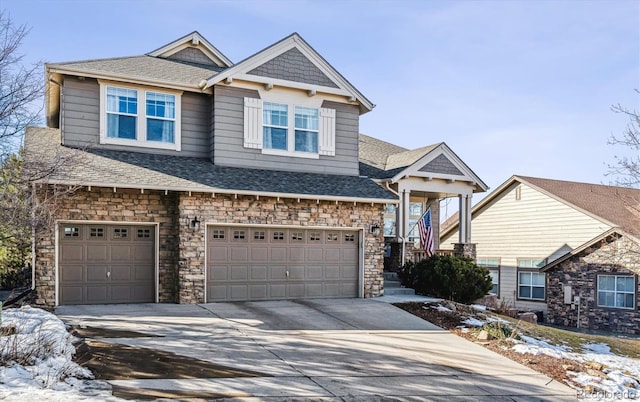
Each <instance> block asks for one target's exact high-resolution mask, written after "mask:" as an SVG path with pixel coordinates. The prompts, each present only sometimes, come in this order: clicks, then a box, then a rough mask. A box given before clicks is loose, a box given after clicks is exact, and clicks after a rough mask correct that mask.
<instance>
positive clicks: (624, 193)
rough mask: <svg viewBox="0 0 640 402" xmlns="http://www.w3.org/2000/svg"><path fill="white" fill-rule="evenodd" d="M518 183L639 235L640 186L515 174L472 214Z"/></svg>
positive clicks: (454, 226)
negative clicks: (610, 184)
mask: <svg viewBox="0 0 640 402" xmlns="http://www.w3.org/2000/svg"><path fill="white" fill-rule="evenodd" d="M518 183H523V184H526V185H528V186H530V187H532V188H534V189H536V190H538V191H540V192H542V193H543V194H546V195H547V196H549V197H551V198H553V199H555V200H558V201H560V202H562V203H564V204H566V205H568V206H570V207H572V208H574V209H576V210H578V211H581V212H583V213H585V214H587V215H589V216H591V217H593V218H594V219H598V220H600V221H601V222H603V223H605V224H607V225H608V226H610V227H618V228H620V229H622V230H623V231H625V232H627V233H629V234H631V235H634V236H640V189H633V188H625V187H615V186H605V185H601V184H590V183H579V182H572V181H564V180H552V179H543V178H537V177H527V176H516V175H514V176H511V178H509V179H508V180H507V181H505V182H504V183H502V184H501V185H500V186H499V187H498V188H497V189H496V190H494V191H493V192H492V193H491V194H489V195H488V196H487V197H485V198H484V199H483V200H482V201H480V202H479V203H478V204H476V205H475V206H474V207H473V210H472V212H471V214H472V216H473V215H475V214H477V213H480V212H481V211H482V210H484V209H485V208H486V207H487V206H488V205H490V204H491V203H492V202H493V201H494V200H496V199H498V198H499V197H501V196H502V195H503V193H504V192H505V191H508V189H509V188H511V187H512V186H513V185H515V184H518ZM447 221H448V220H447ZM453 222H457V220H455V221H453ZM457 227H458V225H457V224H454V225H451V226H448V227H447V229H446V230H444V231H443V232H442V234H441V236H442V237H445V236H447V235H448V234H449V232H451V231H453V230H456V229H457Z"/></svg>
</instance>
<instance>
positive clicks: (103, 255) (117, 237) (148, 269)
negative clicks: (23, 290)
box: [58, 224, 155, 305]
mask: <svg viewBox="0 0 640 402" xmlns="http://www.w3.org/2000/svg"><path fill="white" fill-rule="evenodd" d="M59 239H60V240H59V244H60V252H59V264H58V268H59V269H58V272H59V274H60V275H59V280H60V282H59V291H60V299H59V303H60V304H63V305H64V304H108V303H149V302H150V303H152V302H155V258H154V255H155V252H154V250H155V227H153V226H133V225H80V224H62V225H60V234H59Z"/></svg>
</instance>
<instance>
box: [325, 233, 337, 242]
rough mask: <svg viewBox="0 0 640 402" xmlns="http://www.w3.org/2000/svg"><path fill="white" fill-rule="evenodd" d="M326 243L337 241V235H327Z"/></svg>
mask: <svg viewBox="0 0 640 402" xmlns="http://www.w3.org/2000/svg"><path fill="white" fill-rule="evenodd" d="M327 241H328V242H331V241H338V234H337V233H327Z"/></svg>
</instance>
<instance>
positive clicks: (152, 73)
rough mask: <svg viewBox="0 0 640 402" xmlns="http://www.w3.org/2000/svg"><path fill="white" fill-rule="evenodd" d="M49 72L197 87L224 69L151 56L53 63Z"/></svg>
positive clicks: (49, 65)
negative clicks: (68, 72) (81, 73)
mask: <svg viewBox="0 0 640 402" xmlns="http://www.w3.org/2000/svg"><path fill="white" fill-rule="evenodd" d="M47 66H48V67H49V68H53V69H56V68H60V69H69V70H73V71H77V72H84V73H86V75H87V76H92V75H109V76H114V75H115V76H119V77H125V78H128V79H133V80H135V79H139V80H144V81H159V82H165V83H172V84H180V85H187V86H193V87H197V86H198V85H199V84H200V82H201V81H202V80H206V79H208V78H211V77H212V76H214V75H215V74H217V73H218V72H220V71H222V70H223V69H222V68H220V67H216V66H210V65H204V64H195V63H189V62H185V61H180V60H173V59H164V58H161V57H152V56H146V55H145V56H133V57H117V58H109V59H96V60H84V61H75V62H67V63H50V64H47Z"/></svg>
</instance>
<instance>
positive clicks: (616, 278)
mask: <svg viewBox="0 0 640 402" xmlns="http://www.w3.org/2000/svg"><path fill="white" fill-rule="evenodd" d="M604 276H608V277H613V278H614V281H613V283H614V289H613V290H601V289H600V278H602V277H604ZM618 278H632V279H633V291H632V292H628V291H622V290H618V289H617V288H618ZM636 287H637V284H636V280H635V278H634V277H633V275H610V274H603V275H598V284H597V290H596V291H597V303H598V307H604V308H615V309H621V310H635V308H636V292H635V289H636ZM600 292H606V293H613V295H614V303H615V300H616V297H615V296H617V295H618V294H625V295H628V294H632V295H633V305H632V306H631V307H626V306H616V305H613V306H610V305H608V304H600Z"/></svg>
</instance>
